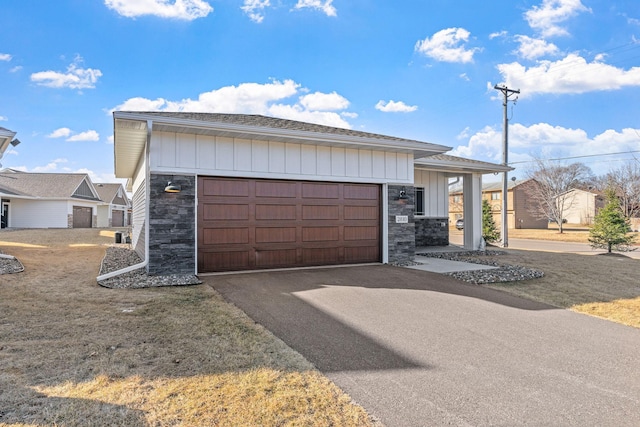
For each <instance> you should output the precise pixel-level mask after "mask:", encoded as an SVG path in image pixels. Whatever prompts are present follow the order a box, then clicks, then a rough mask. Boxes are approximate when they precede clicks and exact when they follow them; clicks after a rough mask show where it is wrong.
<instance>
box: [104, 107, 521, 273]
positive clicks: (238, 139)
mask: <svg viewBox="0 0 640 427" xmlns="http://www.w3.org/2000/svg"><path fill="white" fill-rule="evenodd" d="M113 118H114V160H115V174H116V177H118V178H126V179H127V180H128V181H127V191H129V192H131V193H132V194H133V216H132V245H133V247H134V248H135V250H136V251H137V252H138V254H139V255H140V256H141V257H142V259H143V260H144V261H143V262H142V263H141V265H143V266H145V268H146V269H147V271H148V273H149V274H154V275H162V274H174V273H175V274H194V273H195V274H203V273H210V272H220V271H237V270H258V269H269V268H288V267H304V266H317V265H335V264H357V263H370V262H376V263H378V262H382V263H400V262H406V261H409V260H411V259H413V257H414V255H415V249H416V246H422V245H427V244H442V242H448V232H449V231H448V218H447V215H448V191H447V190H448V188H447V185H448V180H449V177H451V176H460V177H461V179H462V181H463V187H464V188H463V194H464V195H465V196H466V197H465V199H466V203H465V206H464V212H465V218H466V219H467V223H468V226H467V227H465V237H464V242H465V247H467V248H469V249H478V248H479V247H480V245H481V240H482V229H481V203H480V195H481V192H480V189H481V182H482V175H483V174H485V173H494V172H501V171H504V170H510V168H506V167H503V166H500V165H494V164H490V163H485V162H476V161H473V160H466V159H460V158H457V157H452V156H447V155H446V154H444V153H445V152H446V151H448V150H449V149H450V148H449V147H445V146H442V145H436V144H431V143H427V142H421V141H415V140H409V139H403V138H397V137H392V136H384V135H378V134H373V133H368V132H360V131H354V130H350V129H342V128H334V127H330V126H321V125H316V124H311V123H304V122H298V121H292V120H284V119H277V118H273V117H264V116H258V115H245V114H211V113H184V112H182V113H170V112H124V111H116V112H114V113H113Z"/></svg>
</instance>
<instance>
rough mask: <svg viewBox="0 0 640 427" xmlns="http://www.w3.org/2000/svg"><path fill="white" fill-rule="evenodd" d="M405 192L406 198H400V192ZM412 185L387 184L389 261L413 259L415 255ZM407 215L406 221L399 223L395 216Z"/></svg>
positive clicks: (396, 262) (402, 261) (403, 261)
mask: <svg viewBox="0 0 640 427" xmlns="http://www.w3.org/2000/svg"><path fill="white" fill-rule="evenodd" d="M403 190H404V191H405V192H406V199H400V192H401V191H403ZM414 200H415V197H414V191H413V186H403V185H389V187H388V204H389V223H388V228H389V246H388V249H389V263H390V264H401V263H406V262H411V261H413V259H414V257H415V255H416V233H415V224H414V222H413V212H414V203H415V202H414ZM399 215H401V216H406V217H408V223H406V224H399V223H397V222H396V216H399Z"/></svg>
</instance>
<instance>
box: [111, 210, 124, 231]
mask: <svg viewBox="0 0 640 427" xmlns="http://www.w3.org/2000/svg"><path fill="white" fill-rule="evenodd" d="M111 225H112V226H114V227H124V211H112V212H111Z"/></svg>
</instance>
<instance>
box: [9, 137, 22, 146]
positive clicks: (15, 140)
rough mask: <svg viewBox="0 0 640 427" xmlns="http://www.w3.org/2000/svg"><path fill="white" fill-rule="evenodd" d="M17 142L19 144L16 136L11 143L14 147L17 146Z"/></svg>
mask: <svg viewBox="0 0 640 427" xmlns="http://www.w3.org/2000/svg"><path fill="white" fill-rule="evenodd" d="M18 144H20V140H19V139H18V138H16V139H14V140H13V141H11V145H13V146H14V147H15V146H17V145H18Z"/></svg>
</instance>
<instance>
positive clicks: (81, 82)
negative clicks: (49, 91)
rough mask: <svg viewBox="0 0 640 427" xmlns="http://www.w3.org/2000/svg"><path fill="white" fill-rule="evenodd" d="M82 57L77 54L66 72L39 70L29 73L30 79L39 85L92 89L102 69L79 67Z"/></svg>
mask: <svg viewBox="0 0 640 427" xmlns="http://www.w3.org/2000/svg"><path fill="white" fill-rule="evenodd" d="M81 63H82V57H80V56H77V57H76V58H75V60H74V62H73V63H72V64H71V65H69V66H68V67H67V72H66V73H61V72H58V71H40V72H37V73H33V74H31V81H32V82H35V83H36V84H37V85H39V86H46V87H52V88H65V87H67V88H70V89H93V88H94V87H95V85H96V82H97V81H98V79H99V78H100V77H101V76H102V71H100V70H94V69H92V68H80V67H79V66H78V65H79V64H81Z"/></svg>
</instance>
